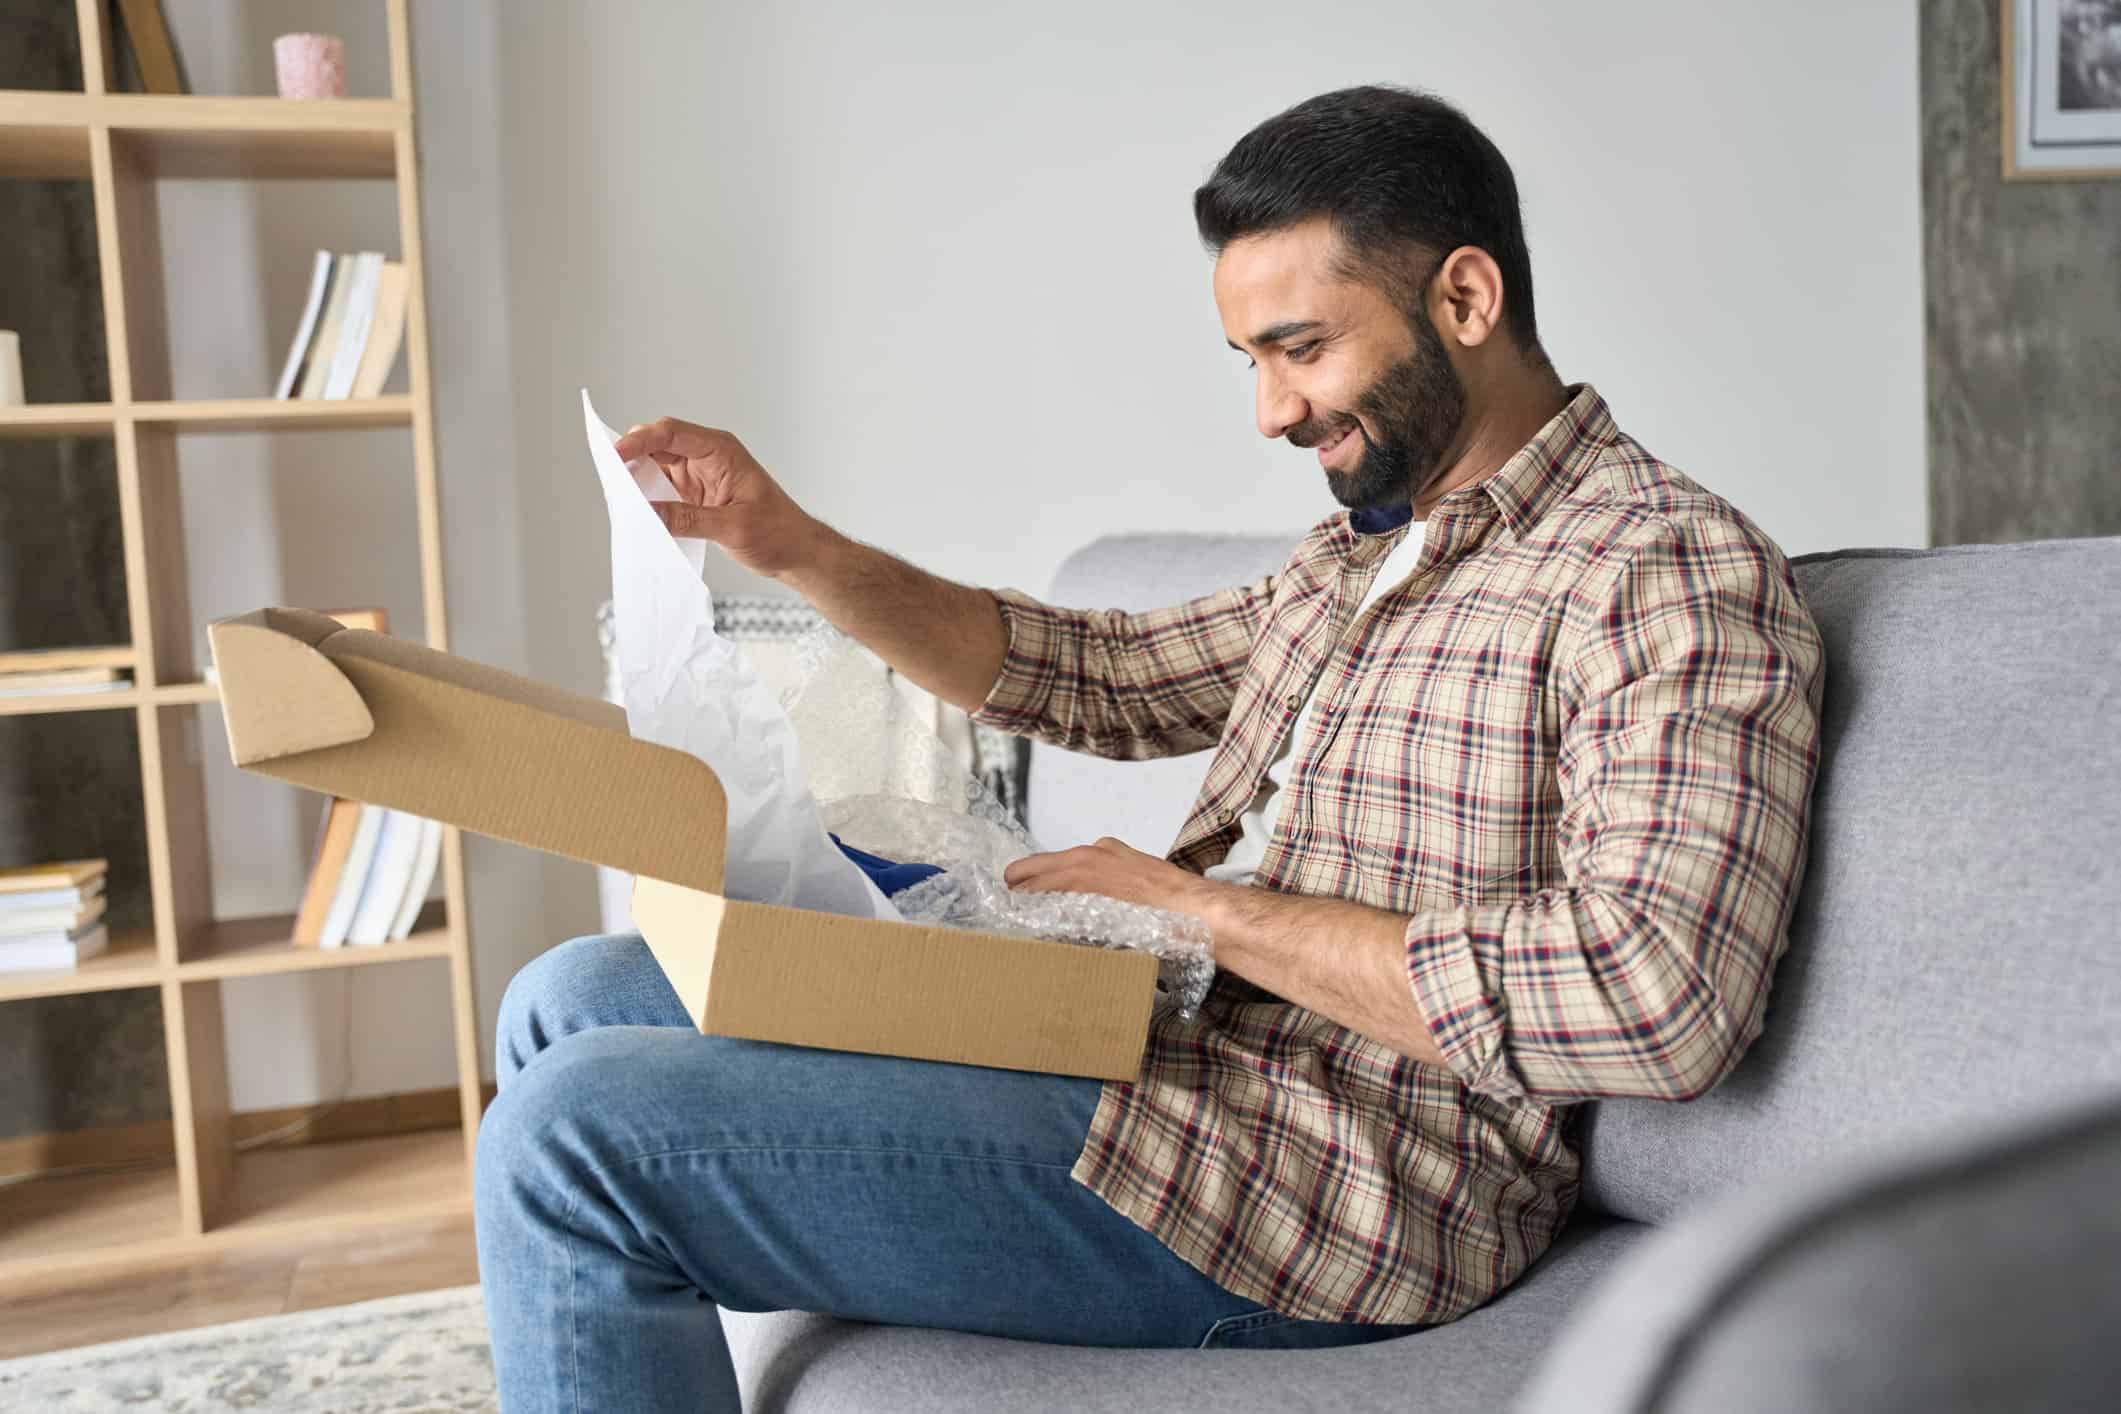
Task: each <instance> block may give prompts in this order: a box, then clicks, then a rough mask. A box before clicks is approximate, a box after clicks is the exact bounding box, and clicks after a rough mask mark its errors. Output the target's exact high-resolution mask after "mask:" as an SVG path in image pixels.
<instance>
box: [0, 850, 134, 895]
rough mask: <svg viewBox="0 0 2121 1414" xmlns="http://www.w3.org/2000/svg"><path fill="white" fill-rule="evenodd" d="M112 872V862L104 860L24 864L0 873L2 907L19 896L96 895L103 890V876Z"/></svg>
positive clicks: (64, 860)
mask: <svg viewBox="0 0 2121 1414" xmlns="http://www.w3.org/2000/svg"><path fill="white" fill-rule="evenodd" d="M109 869H110V861H108V860H104V859H63V860H60V861H59V862H57V863H55V864H22V865H17V866H16V867H15V868H13V869H0V906H4V904H5V901H6V900H7V899H8V898H9V897H10V896H12V895H16V894H33V893H39V892H42V891H44V890H47V889H79V890H82V891H83V892H84V893H93V892H94V891H95V890H97V889H100V888H102V887H103V876H104V875H105V873H107V872H108V871H109Z"/></svg>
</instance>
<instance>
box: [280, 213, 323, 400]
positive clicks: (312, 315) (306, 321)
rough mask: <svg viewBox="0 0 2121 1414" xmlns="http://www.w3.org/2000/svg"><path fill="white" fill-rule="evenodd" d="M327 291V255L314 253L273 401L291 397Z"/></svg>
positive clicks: (319, 252)
mask: <svg viewBox="0 0 2121 1414" xmlns="http://www.w3.org/2000/svg"><path fill="white" fill-rule="evenodd" d="M330 288H331V252H330V251H328V250H320V251H318V252H317V263H316V264H315V265H313V266H312V267H310V272H309V298H308V300H306V301H305V302H304V303H303V305H302V322H301V323H300V324H297V325H296V326H295V341H294V342H293V343H292V344H289V345H288V346H287V362H285V363H283V364H281V365H280V381H279V383H277V384H276V385H274V387H273V394H272V395H273V396H274V397H276V398H286V397H292V396H293V395H294V391H295V379H297V378H298V377H300V376H301V373H302V355H303V354H304V353H305V352H307V351H308V349H309V337H310V335H312V334H314V333H316V332H317V314H318V312H319V311H320V310H322V309H323V308H324V292H325V291H326V290H328V289H330Z"/></svg>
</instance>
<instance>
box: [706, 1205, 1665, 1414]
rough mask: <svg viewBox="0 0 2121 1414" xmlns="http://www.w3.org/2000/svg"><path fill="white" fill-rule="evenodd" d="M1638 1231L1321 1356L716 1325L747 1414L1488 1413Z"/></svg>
mask: <svg viewBox="0 0 2121 1414" xmlns="http://www.w3.org/2000/svg"><path fill="white" fill-rule="evenodd" d="M1645 1231H1646V1229H1644V1228H1641V1227H1639V1226H1637V1225H1636V1224H1633V1223H1612V1224H1605V1225H1602V1226H1587V1225H1579V1226H1578V1227H1575V1228H1573V1229H1571V1230H1570V1231H1569V1232H1568V1233H1567V1234H1565V1235H1564V1236H1563V1237H1562V1239H1561V1241H1560V1242H1558V1243H1557V1244H1556V1245H1555V1247H1554V1249H1553V1250H1552V1251H1551V1252H1549V1253H1548V1254H1547V1256H1546V1257H1545V1258H1544V1259H1542V1260H1541V1261H1540V1262H1539V1263H1538V1264H1537V1265H1535V1266H1534V1267H1533V1268H1532V1270H1531V1271H1530V1272H1529V1273H1527V1274H1526V1276H1525V1277H1524V1279H1523V1280H1522V1281H1520V1282H1519V1283H1518V1284H1517V1285H1516V1286H1514V1287H1512V1288H1511V1289H1510V1290H1508V1291H1506V1292H1504V1293H1503V1294H1502V1295H1501V1296H1499V1297H1497V1298H1496V1299H1495V1300H1493V1301H1491V1302H1489V1303H1488V1304H1487V1305H1486V1306H1483V1307H1482V1308H1481V1309H1479V1310H1478V1311H1475V1312H1473V1313H1472V1314H1471V1315H1468V1316H1466V1317H1464V1318H1463V1319H1461V1320H1458V1321H1455V1322H1453V1323H1452V1324H1450V1325H1447V1326H1438V1327H1436V1328H1435V1329H1433V1330H1426V1331H1420V1332H1417V1333H1416V1334H1414V1335H1409V1336H1400V1337H1398V1338H1396V1339H1393V1340H1383V1341H1378V1342H1376V1343H1375V1344H1372V1345H1356V1346H1343V1347H1338V1348H1335V1349H1331V1350H1295V1351H1288V1350H1275V1351H1265V1350H1212V1351H1203V1350H1113V1349H1108V1348H1101V1347H1094V1346H1072V1345H1039V1344H1035V1343H1033V1342H1029V1341H1016V1340H1002V1339H998V1338H996V1337H993V1336H983V1335H965V1334H962V1333H960V1332H955V1331H932V1330H919V1329H914V1328H911V1327H903V1326H877V1325H868V1324H864V1323H860V1322H852V1321H840V1320H834V1319H832V1318H830V1317H826V1316H814V1315H809V1314H805V1313H802V1312H794V1311H781V1312H774V1313H771V1314H767V1315H749V1314H744V1313H740V1312H734V1311H728V1312H724V1313H723V1314H722V1325H723V1328H724V1329H725V1330H726V1331H727V1332H728V1333H729V1344H730V1350H731V1353H732V1354H733V1355H734V1356H735V1359H736V1367H737V1378H738V1381H739V1383H740V1384H741V1385H742V1387H743V1391H744V1408H745V1409H747V1410H751V1411H754V1414H893V1411H905V1412H906V1414H915V1411H918V1414H1009V1411H1012V1410H1022V1411H1034V1410H1036V1411H1046V1410H1054V1409H1065V1410H1068V1411H1070V1414H1143V1411H1151V1410H1161V1409H1214V1410H1218V1411H1227V1414H1244V1411H1248V1410H1257V1411H1260V1414H1347V1411H1348V1410H1350V1409H1382V1408H1401V1407H1406V1408H1419V1409H1422V1410H1426V1411H1433V1412H1434V1414H1445V1412H1446V1411H1450V1410H1461V1409H1462V1410H1468V1411H1473V1410H1477V1411H1481V1414H1494V1411H1496V1410H1498V1409H1500V1408H1501V1407H1502V1406H1503V1403H1504V1402H1505V1401H1507V1400H1508V1399H1509V1398H1510V1396H1511V1394H1512V1393H1513V1392H1514V1391H1515V1390H1516V1389H1517V1387H1518V1385H1519V1384H1520V1383H1521V1382H1522V1381H1523V1380H1524V1379H1525V1377H1526V1376H1527V1375H1528V1374H1529V1373H1530V1370H1531V1363H1532V1360H1533V1359H1534V1358H1535V1357H1536V1355H1537V1354H1538V1352H1539V1351H1541V1350H1543V1349H1544V1348H1545V1347H1546V1345H1547V1342H1548V1341H1549V1340H1550V1339H1551V1338H1552V1336H1553V1334H1554V1332H1555V1331H1556V1330H1557V1329H1558V1328H1559V1327H1560V1326H1561V1324H1562V1321H1563V1319H1564V1318H1565V1317H1566V1316H1567V1315H1568V1313H1569V1311H1570V1310H1571V1309H1572V1308H1573V1307H1574V1306H1575V1305H1576V1304H1577V1302H1578V1301H1579V1299H1580V1298H1581V1297H1582V1296H1583V1294H1584V1293H1585V1291H1586V1290H1588V1289H1589V1287H1590V1286H1591V1284H1592V1283H1593V1282H1594V1281H1595V1280H1596V1278H1597V1277H1598V1276H1599V1275H1600V1274H1601V1273H1603V1272H1604V1271H1605V1270H1606V1269H1607V1268H1608V1267H1610V1266H1611V1265H1612V1264H1613V1263H1614V1262H1615V1261H1616V1260H1617V1259H1618V1258H1619V1256H1620V1254H1621V1253H1622V1252H1624V1251H1626V1250H1627V1248H1628V1247H1629V1246H1630V1245H1631V1244H1632V1243H1633V1242H1634V1241H1635V1240H1636V1239H1637V1238H1639V1237H1640V1236H1641V1235H1642V1234H1643V1233H1644V1232H1645Z"/></svg>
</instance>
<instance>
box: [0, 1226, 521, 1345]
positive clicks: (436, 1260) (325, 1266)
mask: <svg viewBox="0 0 2121 1414" xmlns="http://www.w3.org/2000/svg"><path fill="white" fill-rule="evenodd" d="M478 1279H479V1264H478V1257H477V1254H476V1252H475V1250H474V1248H473V1245H472V1236H471V1219H470V1218H469V1217H450V1218H433V1219H428V1220H426V1221H423V1222H418V1223H412V1224H408V1225H405V1226H402V1227H387V1228H369V1229H367V1230H365V1231H362V1232H358V1233H353V1234H348V1235H344V1236H337V1237H315V1238H310V1239H306V1240H303V1241H299V1242H290V1243H288V1244H286V1245H284V1246H272V1247H266V1246H258V1247H247V1248H242V1249H239V1250H236V1251H232V1252H229V1253H226V1254H224V1255H221V1256H216V1257H210V1258H203V1259H199V1260H196V1261H191V1262H185V1263H177V1264H172V1265H169V1266H167V1267H162V1268H157V1269H155V1270H152V1271H147V1272H142V1271H138V1270H132V1271H126V1272H123V1273H122V1274H121V1273H115V1272H106V1273H101V1274H92V1275H89V1276H86V1277H76V1278H73V1279H68V1277H67V1276H65V1275H64V1274H54V1275H48V1276H44V1277H39V1278H37V1279H35V1280H34V1281H31V1282H25V1283H21V1284H18V1285H14V1286H12V1287H10V1288H9V1289H8V1290H6V1291H4V1292H0V1359H11V1358H13V1357H15V1356H18V1355H34V1354H37V1353H39V1352H41V1351H46V1350H59V1349H63V1348H65V1347H68V1346H75V1345H94V1344H97V1343H99V1342H102V1341H106V1340H124V1339H126V1338H127V1337H129V1336H136V1335H152V1334H155V1333H157V1332H161V1331H178V1330H188V1329H190V1328H191V1327H193V1326H210V1325H218V1324H219V1323H221V1322H223V1321H242V1320H248V1319H250V1318H251V1317H253V1316H273V1315H279V1314H281V1313H283V1312H287V1311H308V1310H313V1309H315V1308H317V1307H320V1306H344V1305H347V1304H348V1303H350V1302H355V1301H368V1300H372V1299H374V1298H376V1297H379V1296H397V1295H400V1294H402V1293H405V1292H411V1291H434V1290H438V1289H440V1288H442V1287H449V1286H468V1285H470V1284H471V1283H473V1282H476V1281H477V1280H478Z"/></svg>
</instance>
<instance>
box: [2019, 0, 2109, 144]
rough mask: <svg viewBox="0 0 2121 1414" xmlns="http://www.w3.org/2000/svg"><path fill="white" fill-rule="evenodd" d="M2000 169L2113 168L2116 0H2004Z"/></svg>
mask: <svg viewBox="0 0 2121 1414" xmlns="http://www.w3.org/2000/svg"><path fill="white" fill-rule="evenodd" d="M2003 175H2004V176H2005V177H2006V178H2009V179H2012V180H2017V181H2024V180H2028V179H2038V178H2056V177H2114V176H2121V0H2004V4H2003Z"/></svg>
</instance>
